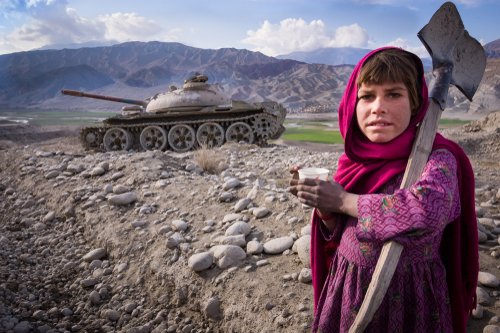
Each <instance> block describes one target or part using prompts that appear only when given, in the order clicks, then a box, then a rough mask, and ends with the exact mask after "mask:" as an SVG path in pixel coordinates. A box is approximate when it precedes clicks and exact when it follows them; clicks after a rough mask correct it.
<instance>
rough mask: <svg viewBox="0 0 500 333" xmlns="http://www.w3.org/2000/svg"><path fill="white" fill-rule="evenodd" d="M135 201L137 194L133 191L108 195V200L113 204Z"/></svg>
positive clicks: (126, 203)
mask: <svg viewBox="0 0 500 333" xmlns="http://www.w3.org/2000/svg"><path fill="white" fill-rule="evenodd" d="M135 201H137V194H135V193H134V192H125V193H121V194H116V195H110V196H109V197H108V202H109V203H110V204H112V205H115V206H126V205H129V204H131V203H134V202H135Z"/></svg>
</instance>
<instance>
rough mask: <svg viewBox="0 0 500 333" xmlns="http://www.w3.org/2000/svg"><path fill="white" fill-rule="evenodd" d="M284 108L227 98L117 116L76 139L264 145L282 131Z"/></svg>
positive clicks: (184, 147) (145, 144) (108, 146)
mask: <svg viewBox="0 0 500 333" xmlns="http://www.w3.org/2000/svg"><path fill="white" fill-rule="evenodd" d="M285 115H286V110H285V109H284V108H283V107H282V106H281V105H280V104H278V103H275V102H264V103H255V104H253V103H252V104H250V103H246V102H242V101H232V107H231V108H229V109H224V110H220V109H217V108H214V107H208V108H202V109H199V110H189V109H188V108H170V109H169V110H165V111H164V112H160V113H145V112H142V113H138V114H132V115H128V116H124V115H119V116H116V117H112V118H108V119H106V120H104V121H103V124H102V126H93V127H85V128H83V129H82V130H81V141H82V144H83V145H84V147H85V148H87V149H92V150H97V151H115V150H130V149H133V150H174V151H178V152H184V151H189V150H193V149H197V148H199V147H205V146H206V147H214V146H220V145H222V144H224V143H225V142H228V141H235V142H246V143H256V144H258V145H265V144H266V143H267V140H268V139H276V138H278V137H279V136H280V135H281V134H282V133H283V131H284V127H283V121H284V118H285Z"/></svg>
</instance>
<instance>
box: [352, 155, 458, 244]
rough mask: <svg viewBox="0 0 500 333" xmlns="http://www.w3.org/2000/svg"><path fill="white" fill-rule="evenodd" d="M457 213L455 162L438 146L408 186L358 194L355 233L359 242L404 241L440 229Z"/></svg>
mask: <svg viewBox="0 0 500 333" xmlns="http://www.w3.org/2000/svg"><path fill="white" fill-rule="evenodd" d="M459 214H460V196H459V193H458V179H457V162H456V160H455V157H454V156H453V155H452V154H451V153H450V152H449V151H447V150H438V151H434V152H432V153H431V156H430V157H429V160H428V162H427V164H426V166H425V168H424V172H423V174H422V176H421V177H420V179H419V180H418V181H417V182H416V183H415V184H414V185H413V186H411V187H410V188H409V189H397V190H396V191H394V193H392V194H366V195H361V196H360V197H359V200H358V225H357V226H356V237H357V238H358V239H359V240H360V241H362V242H376V241H383V242H385V241H387V240H395V241H398V242H400V243H402V244H403V245H404V244H405V243H408V242H410V243H411V242H413V241H415V240H417V239H418V238H421V237H425V235H429V234H434V235H435V234H437V233H440V232H442V231H443V229H444V228H445V227H446V225H447V224H448V223H449V222H451V221H453V220H454V219H455V218H456V217H457V216H458V215H459Z"/></svg>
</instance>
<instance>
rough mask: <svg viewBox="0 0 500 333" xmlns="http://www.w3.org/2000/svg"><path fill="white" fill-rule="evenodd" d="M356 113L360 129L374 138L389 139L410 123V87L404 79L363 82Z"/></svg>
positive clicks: (382, 141)
mask: <svg viewBox="0 0 500 333" xmlns="http://www.w3.org/2000/svg"><path fill="white" fill-rule="evenodd" d="M356 117H357V120H358V126H359V128H360V129H361V132H363V134H364V135H365V136H366V137H367V138H368V139H369V140H370V141H372V142H377V143H384V142H389V141H391V140H392V139H394V138H396V137H397V136H398V135H400V134H401V133H403V132H404V130H405V129H406V128H407V127H408V125H409V124H410V118H411V108H410V98H409V95H408V89H407V88H406V86H405V85H404V84H403V83H393V82H389V83H383V84H370V83H362V84H361V87H359V90H358V102H357V104H356Z"/></svg>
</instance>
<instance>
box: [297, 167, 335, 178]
mask: <svg viewBox="0 0 500 333" xmlns="http://www.w3.org/2000/svg"><path fill="white" fill-rule="evenodd" d="M329 172H330V171H328V169H325V168H303V169H299V179H306V178H310V179H320V180H328V173H329Z"/></svg>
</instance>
